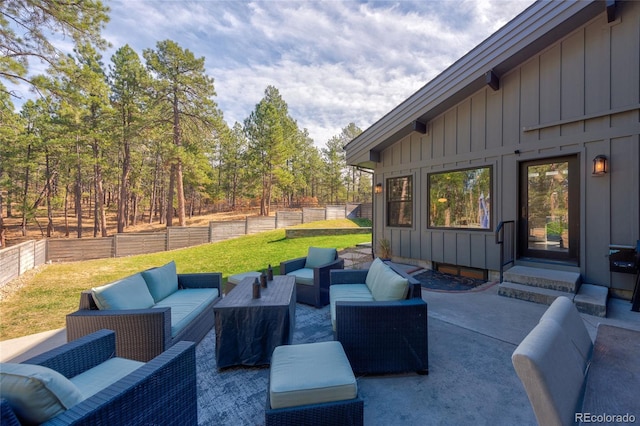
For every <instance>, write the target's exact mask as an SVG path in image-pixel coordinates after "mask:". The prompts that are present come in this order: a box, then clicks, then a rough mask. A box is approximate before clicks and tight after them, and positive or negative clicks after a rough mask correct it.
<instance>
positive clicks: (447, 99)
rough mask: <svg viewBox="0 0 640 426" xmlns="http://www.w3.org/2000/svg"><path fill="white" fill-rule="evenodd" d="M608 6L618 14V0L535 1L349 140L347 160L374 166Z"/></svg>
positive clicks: (370, 166) (346, 147) (368, 166)
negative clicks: (398, 144)
mask: <svg viewBox="0 0 640 426" xmlns="http://www.w3.org/2000/svg"><path fill="white" fill-rule="evenodd" d="M605 8H606V10H607V12H608V13H610V12H611V10H612V9H611V8H613V13H615V1H613V0H577V1H538V2H536V3H534V4H533V5H531V6H530V7H529V8H527V9H526V10H525V11H523V12H522V13H521V14H520V15H518V16H516V17H515V18H514V19H513V20H511V21H510V22H509V23H507V24H506V25H505V26H504V27H502V28H501V29H500V30H498V31H497V32H495V33H494V34H493V35H491V36H490V37H489V38H488V39H486V40H485V41H483V42H482V43H481V44H479V45H478V46H477V47H475V48H474V49H473V50H471V51H470V52H469V53H467V54H466V55H465V56H463V57H462V58H460V59H459V60H458V61H456V62H455V63H454V64H452V65H451V66H450V67H449V68H447V69H446V70H445V71H443V72H442V73H441V74H439V75H438V76H437V77H435V78H434V79H433V80H431V81H430V82H429V83H427V84H426V85H425V86H423V87H422V88H421V89H420V90H418V91H417V92H416V93H414V94H413V95H411V96H410V97H409V98H408V99H407V100H405V101H404V102H402V103H401V104H400V105H398V106H397V107H395V108H394V109H393V110H391V111H390V112H389V113H387V114H386V115H385V116H383V117H382V118H381V119H380V120H378V121H377V122H376V123H374V124H373V125H371V126H370V127H369V128H368V129H366V130H365V131H364V132H362V133H361V134H360V135H359V136H358V137H356V138H354V139H353V140H352V141H350V142H349V143H348V144H347V145H346V146H345V150H346V159H347V164H350V165H355V166H360V167H364V168H370V169H373V168H375V167H376V163H378V162H379V160H380V152H381V151H382V150H384V149H385V148H388V147H389V146H391V145H392V144H393V143H395V142H397V141H398V140H400V139H402V138H403V137H405V136H407V135H409V134H410V133H412V132H415V131H420V130H421V129H426V127H427V126H428V123H429V121H431V120H432V119H433V118H435V117H437V116H438V115H440V114H442V113H444V112H445V111H447V110H449V109H450V108H452V107H454V106H455V105H457V104H458V103H460V102H462V101H463V100H464V99H466V98H468V97H469V96H471V95H472V94H473V93H475V92H477V91H478V90H480V89H482V88H483V87H484V86H485V85H489V86H491V87H493V88H494V90H497V89H496V88H495V85H496V84H498V85H499V77H500V76H501V75H503V74H505V73H506V72H508V71H509V70H511V69H513V68H515V67H517V66H518V65H520V64H521V63H523V62H524V61H526V60H527V59H528V58H530V57H532V56H534V55H535V54H536V53H538V52H540V51H541V50H543V49H545V48H546V47H548V46H549V45H551V44H552V43H554V42H556V41H557V40H559V39H561V38H563V37H564V36H566V35H568V34H569V33H571V32H572V31H574V30H575V29H577V28H579V27H580V26H581V25H583V24H585V23H586V22H588V21H590V20H591V19H593V18H594V17H596V16H597V15H598V14H600V13H603V12H604V11H605ZM488 73H491V74H488ZM496 79H497V81H496ZM416 123H419V124H416ZM420 126H424V128H423V127H420ZM422 133H424V131H423V132H422Z"/></svg>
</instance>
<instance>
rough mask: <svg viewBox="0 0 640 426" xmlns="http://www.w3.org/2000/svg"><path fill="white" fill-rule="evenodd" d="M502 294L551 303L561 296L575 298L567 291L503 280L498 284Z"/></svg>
mask: <svg viewBox="0 0 640 426" xmlns="http://www.w3.org/2000/svg"><path fill="white" fill-rule="evenodd" d="M498 294H499V295H500V296H506V297H513V298H515V299H520V300H526V301H529V302H535V303H541V304H543V305H550V304H551V303H553V301H554V300H556V298H557V297H559V296H567V297H569V298H570V299H573V294H571V293H567V292H566V291H559V290H552V289H549V288H543V287H534V286H530V285H527V284H520V283H513V282H509V281H503V282H501V283H500V284H498Z"/></svg>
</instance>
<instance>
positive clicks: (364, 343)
mask: <svg viewBox="0 0 640 426" xmlns="http://www.w3.org/2000/svg"><path fill="white" fill-rule="evenodd" d="M395 272H397V273H398V274H400V275H403V276H405V277H406V278H407V280H408V282H409V288H408V291H407V294H406V298H405V299H404V300H396V301H366V302H365V301H338V302H336V304H335V309H336V313H335V314H336V324H335V333H334V337H335V340H337V341H339V342H340V343H342V346H343V347H344V351H345V353H346V354H347V357H348V358H349V362H350V363H351V367H352V368H353V371H354V372H356V373H358V374H385V373H401V372H417V373H419V374H428V372H429V355H428V333H427V303H426V302H425V301H424V300H422V296H421V286H420V283H419V282H418V281H417V280H415V279H414V278H412V277H410V276H408V275H407V274H405V273H404V272H402V271H401V270H395ZM367 273H368V269H344V270H334V271H331V285H332V286H334V285H341V284H355V283H364V282H365V280H366V276H367Z"/></svg>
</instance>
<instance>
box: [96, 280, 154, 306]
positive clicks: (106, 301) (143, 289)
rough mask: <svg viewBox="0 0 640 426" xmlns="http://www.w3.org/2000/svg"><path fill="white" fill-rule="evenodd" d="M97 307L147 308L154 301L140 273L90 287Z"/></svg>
mask: <svg viewBox="0 0 640 426" xmlns="http://www.w3.org/2000/svg"><path fill="white" fill-rule="evenodd" d="M91 293H92V295H93V300H94V301H95V302H96V305H97V306H98V309H147V308H150V307H152V306H153V304H154V303H155V301H154V300H153V296H151V293H150V292H149V288H148V287H147V283H146V281H145V280H144V278H142V275H141V274H139V273H138V274H133V275H130V276H128V277H126V278H123V279H121V280H118V281H114V282H113V283H111V284H107V285H103V286H101V287H94V288H92V289H91Z"/></svg>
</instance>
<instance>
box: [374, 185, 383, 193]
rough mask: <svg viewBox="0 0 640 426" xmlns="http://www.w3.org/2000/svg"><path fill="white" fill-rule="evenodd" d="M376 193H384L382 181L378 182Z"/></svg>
mask: <svg viewBox="0 0 640 426" xmlns="http://www.w3.org/2000/svg"><path fill="white" fill-rule="evenodd" d="M374 191H375V193H376V194H382V184H381V183H376V188H375V190H374Z"/></svg>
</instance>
